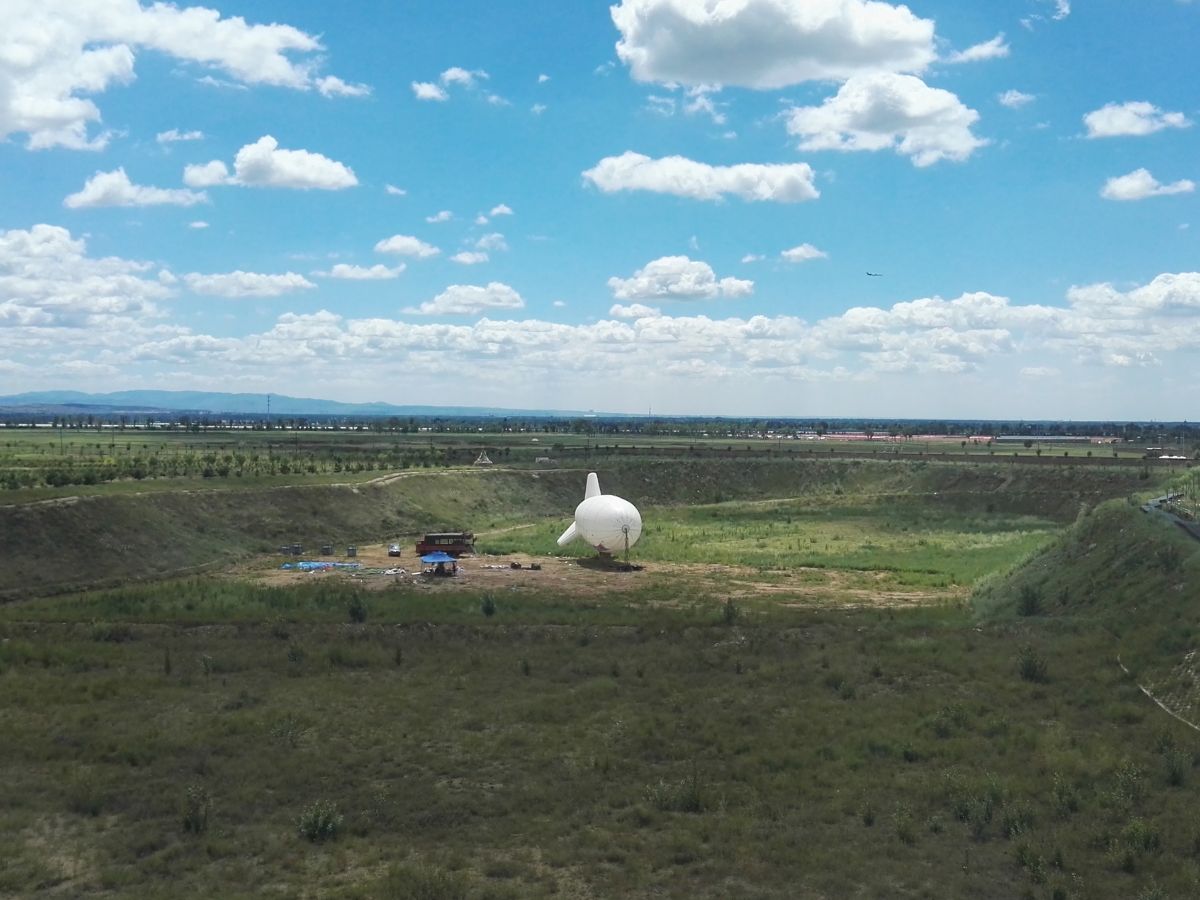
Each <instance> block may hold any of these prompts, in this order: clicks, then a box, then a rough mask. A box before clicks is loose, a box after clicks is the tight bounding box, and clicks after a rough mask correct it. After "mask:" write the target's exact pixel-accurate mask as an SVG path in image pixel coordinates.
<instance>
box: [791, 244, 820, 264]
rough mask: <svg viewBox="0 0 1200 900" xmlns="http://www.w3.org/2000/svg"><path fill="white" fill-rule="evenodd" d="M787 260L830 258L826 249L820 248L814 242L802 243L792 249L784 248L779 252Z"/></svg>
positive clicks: (800, 260) (805, 260) (802, 260)
mask: <svg viewBox="0 0 1200 900" xmlns="http://www.w3.org/2000/svg"><path fill="white" fill-rule="evenodd" d="M779 255H780V256H781V257H782V258H783V259H784V260H786V261H787V262H796V263H798V262H808V261H809V260H810V259H828V258H829V254H828V253H826V252H825V251H824V250H818V249H817V248H816V247H814V246H813V245H812V244H801V245H800V246H798V247H792V248H791V249H790V250H784V251H783V252H782V253H780V254H779Z"/></svg>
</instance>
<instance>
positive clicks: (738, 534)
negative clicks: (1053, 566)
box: [479, 493, 1057, 587]
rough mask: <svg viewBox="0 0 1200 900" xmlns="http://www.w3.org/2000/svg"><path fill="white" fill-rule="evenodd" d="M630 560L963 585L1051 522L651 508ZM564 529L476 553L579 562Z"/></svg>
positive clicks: (902, 502) (805, 501)
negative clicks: (563, 541) (561, 539)
mask: <svg viewBox="0 0 1200 900" xmlns="http://www.w3.org/2000/svg"><path fill="white" fill-rule="evenodd" d="M646 518H647V520H648V521H649V522H651V523H652V524H650V525H649V526H647V529H646V531H645V533H644V535H643V537H642V538H641V540H640V541H639V542H638V544H637V545H636V547H635V550H634V553H633V554H632V555H633V556H634V557H635V558H636V559H638V560H645V561H658V562H686V563H707V564H717V565H748V566H754V567H758V568H761V569H768V570H769V569H780V568H796V567H815V568H822V569H846V570H852V571H867V572H882V573H887V576H888V577H887V578H886V579H885V583H895V584H905V585H929V586H939V587H944V586H947V585H970V584H972V583H974V582H975V581H976V580H978V579H980V578H982V577H983V576H985V575H988V574H990V573H992V572H996V571H998V570H1003V569H1005V568H1007V567H1008V566H1011V565H1013V564H1015V563H1016V562H1018V561H1019V560H1020V559H1023V558H1024V557H1026V556H1027V555H1029V554H1030V553H1031V552H1033V551H1034V550H1036V549H1037V548H1038V547H1040V546H1041V545H1042V544H1043V543H1044V542H1045V541H1046V540H1047V539H1048V538H1049V536H1050V535H1051V534H1053V533H1054V531H1055V530H1057V525H1056V524H1055V523H1054V522H1052V521H1049V520H1047V519H1043V518H1038V517H1035V516H1028V515H1011V514H998V513H991V514H987V513H981V514H980V515H979V516H963V515H962V514H960V513H958V512H957V511H956V510H953V509H946V508H943V507H940V506H939V504H938V503H937V500H936V498H929V497H926V498H920V497H913V496H910V495H892V494H881V495H873V496H871V495H868V496H864V495H856V496H851V497H848V496H841V495H836V494H832V493H830V494H826V495H824V496H816V497H807V498H799V499H790V500H768V501H758V502H738V501H734V502H727V503H719V504H709V505H701V506H687V507H660V508H655V509H653V510H650V511H648V513H647V516H646ZM563 527H565V525H564V523H563V522H549V523H545V524H542V525H539V526H537V527H536V528H534V529H530V530H522V531H519V532H506V533H504V534H499V535H495V536H485V537H483V538H482V539H481V540H480V542H479V547H480V549H481V550H482V551H483V552H491V553H507V552H516V551H522V552H529V553H535V554H543V555H555V554H563V553H565V554H568V555H574V556H587V555H589V554H591V553H592V552H593V551H592V550H591V548H589V547H587V546H586V545H584V544H582V543H579V542H577V543H574V544H571V545H568V546H567V547H566V548H560V547H558V546H557V544H556V540H557V538H558V535H559V534H560V533H561V532H562V529H563Z"/></svg>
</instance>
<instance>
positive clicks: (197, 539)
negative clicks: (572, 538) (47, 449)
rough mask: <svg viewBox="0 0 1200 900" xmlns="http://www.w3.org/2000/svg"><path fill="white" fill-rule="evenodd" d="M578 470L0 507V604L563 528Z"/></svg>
mask: <svg viewBox="0 0 1200 900" xmlns="http://www.w3.org/2000/svg"><path fill="white" fill-rule="evenodd" d="M597 468H598V471H599V473H600V477H601V485H602V487H603V488H604V490H605V491H607V492H609V493H616V494H620V495H622V496H624V497H627V498H629V499H631V500H633V501H634V502H635V503H637V504H638V506H639V507H641V508H642V509H643V512H644V513H645V514H646V518H647V523H648V526H649V525H652V523H653V514H652V509H653V507H655V506H679V505H692V504H704V503H721V502H724V501H731V500H760V499H767V498H792V497H811V496H814V495H820V494H828V495H830V496H837V497H842V498H847V497H850V498H853V497H862V498H870V502H871V503H872V504H888V503H894V505H895V506H896V508H897V509H900V508H903V507H904V505H905V504H911V503H912V502H913V498H914V497H916V498H921V503H922V504H923V505H922V507H921V508H914V509H913V512H912V515H913V517H914V519H915V520H919V519H920V518H921V517H922V516H923V515H925V512H923V511H922V510H933V509H935V508H937V507H944V508H945V509H946V510H947V511H954V512H956V513H960V514H970V515H972V516H975V515H977V516H980V517H986V516H988V515H991V514H1008V515H1031V516H1036V517H1038V518H1041V519H1046V520H1050V521H1055V522H1067V521H1070V520H1071V519H1073V518H1074V517H1075V515H1076V514H1077V512H1078V511H1079V509H1080V508H1081V506H1090V505H1093V504H1095V503H1097V502H1099V501H1101V500H1103V499H1105V498H1107V497H1113V496H1122V495H1124V494H1127V493H1129V492H1131V491H1134V490H1137V489H1138V488H1140V487H1145V486H1146V482H1145V481H1142V480H1140V479H1139V477H1138V472H1137V471H1135V470H1129V469H1100V468H1096V469H1091V468H1089V469H1071V468H1049V467H1047V468H1017V467H1012V466H1005V465H979V466H973V465H970V466H964V465H954V464H936V463H925V462H875V461H853V460H851V461H822V460H804V461H785V460H778V461H763V460H758V461H741V460H709V461H682V462H674V461H659V460H640V459H636V458H633V459H616V460H606V461H604V462H603V463H601V464H600V465H599V466H597ZM583 483H584V471H583V470H567V469H560V470H549V471H541V472H529V471H518V470H509V469H503V468H496V469H490V470H479V469H448V470H447V469H434V470H415V471H408V472H405V473H402V474H400V475H399V476H398V477H396V478H394V479H390V480H388V479H383V480H375V481H371V482H366V483H362V484H357V485H309V486H290V487H278V488H266V487H255V488H250V489H247V490H241V491H230V490H212V491H207V490H191V491H176V492H154V493H147V494H136V493H131V494H107V495H101V496H93V497H86V496H81V497H74V498H62V499H58V500H54V501H46V502H41V503H28V504H20V505H9V506H3V507H0V530H2V531H3V533H4V535H5V548H6V557H7V559H6V565H5V566H4V567H3V568H2V569H0V598H5V597H7V598H13V597H19V596H26V595H34V594H39V593H47V592H52V591H57V590H65V589H76V588H80V587H84V586H90V585H103V584H115V583H122V582H126V581H130V580H138V579H151V578H157V577H162V576H164V575H169V574H178V573H183V572H187V571H191V570H196V569H198V568H202V567H205V566H212V565H215V564H221V563H225V562H229V561H232V560H236V559H239V558H242V557H245V556H247V555H250V554H254V553H263V552H270V551H272V550H274V549H275V548H276V547H278V546H279V545H280V544H282V543H290V542H293V541H299V542H302V543H303V544H304V545H305V546H306V547H308V548H315V547H317V546H318V545H320V544H323V543H326V542H333V543H334V544H335V545H337V546H339V547H344V546H345V545H346V544H351V543H364V542H369V541H381V540H386V539H389V538H394V537H397V536H400V535H413V534H418V533H420V532H423V531H426V530H436V529H439V528H455V529H457V528H469V529H473V530H476V531H482V530H487V529H489V528H496V527H502V526H504V525H506V524H514V523H528V522H538V521H541V520H545V521H546V530H547V533H548V532H549V531H554V530H555V528H557V527H558V526H559V525H565V523H566V522H569V521H570V516H571V513H572V511H573V510H574V507H575V505H576V504H577V503H578V502H579V500H580V499H581V496H582V492H583Z"/></svg>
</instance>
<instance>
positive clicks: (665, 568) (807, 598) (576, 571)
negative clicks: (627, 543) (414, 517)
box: [229, 544, 968, 607]
mask: <svg viewBox="0 0 1200 900" xmlns="http://www.w3.org/2000/svg"><path fill="white" fill-rule="evenodd" d="M302 559H304V560H311V561H314V562H328V563H333V564H336V566H335V567H331V568H329V569H326V570H317V571H298V570H295V569H283V568H280V567H281V566H282V565H283V564H284V563H285V562H295V560H290V559H288V558H286V557H283V558H281V557H275V556H272V557H262V558H259V559H258V560H254V561H252V562H249V563H247V564H245V565H243V566H241V567H239V568H238V569H236V570H234V571H232V572H230V573H229V574H230V576H232V577H237V578H242V579H248V580H251V581H255V582H258V583H260V584H271V585H279V586H284V585H292V584H299V583H302V582H305V581H312V580H314V579H321V580H331V581H340V582H350V583H354V584H360V585H362V586H363V587H365V588H367V589H369V590H386V589H388V588H391V587H394V586H396V585H401V584H403V585H411V586H414V587H417V588H419V589H421V590H428V591H444V592H450V593H456V592H459V591H463V590H470V591H481V592H490V591H494V592H501V591H510V590H518V591H520V590H528V591H550V592H561V593H563V594H565V595H568V596H571V597H597V596H601V595H606V594H620V593H623V592H625V591H632V590H637V589H639V588H644V587H647V586H650V585H663V584H667V583H669V584H673V585H676V586H677V587H678V589H679V590H678V593H679V595H680V599H681V600H686V599H689V598H690V597H691V595H694V594H705V595H710V596H712V595H715V596H721V597H732V598H734V599H754V598H758V599H771V600H776V601H778V602H780V603H782V604H787V605H793V606H805V605H818V606H830V605H832V606H852V607H903V606H918V605H930V604H943V603H946V602H952V601H956V600H960V599H963V598H965V597H966V595H967V593H968V589H967V588H966V587H963V586H954V587H947V588H929V587H913V588H905V587H903V586H897V585H895V584H894V583H892V582H890V581H888V580H887V575H888V573H884V572H858V571H845V570H841V569H818V568H794V569H769V570H760V569H756V568H753V567H750V566H726V565H706V564H701V563H665V562H653V563H646V564H644V565H643V566H642V568H640V569H637V570H634V571H624V570H623V569H622V568H621V566H620V565H619V564H618V563H613V562H605V561H602V560H599V559H595V558H583V559H581V558H576V557H561V556H532V555H530V554H526V553H507V554H503V555H489V556H467V557H463V558H462V559H461V560H459V563H458V574H457V575H455V576H454V577H436V576H432V575H422V574H421V562H420V560H419V559H418V558H417V557H416V556H415V554H414V553H413V551H412V550H410V549H409V548H408V547H407V546H406V547H405V548H404V551H403V554H402V556H400V557H399V558H397V557H390V556H388V555H387V545H386V544H374V545H369V546H360V547H359V548H358V555H357V556H356V557H353V558H349V557H344V556H329V557H322V556H305V557H302ZM344 564H357V566H358V567H357V568H345V567H343V566H344ZM534 566H537V568H533V567H534Z"/></svg>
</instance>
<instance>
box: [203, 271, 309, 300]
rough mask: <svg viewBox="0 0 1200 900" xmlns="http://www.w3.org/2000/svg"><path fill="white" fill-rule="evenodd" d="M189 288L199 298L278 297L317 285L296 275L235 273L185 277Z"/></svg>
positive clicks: (288, 273) (290, 273)
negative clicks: (199, 296)
mask: <svg viewBox="0 0 1200 900" xmlns="http://www.w3.org/2000/svg"><path fill="white" fill-rule="evenodd" d="M183 280H184V282H185V283H186V284H187V286H188V288H189V289H190V290H191V291H192V292H193V293H196V294H204V295H206V296H210V297H279V296H281V295H283V294H290V293H292V292H293V291H300V290H308V289H310V288H315V287H316V285H315V284H313V283H312V282H311V281H309V280H308V279H307V278H305V277H304V276H303V275H297V274H296V273H295V272H285V273H283V274H281V275H264V274H262V273H260V272H243V271H241V270H240V269H238V270H237V271H234V272H224V273H221V274H212V275H203V274H201V273H199V272H190V273H188V274H187V275H184V276H183Z"/></svg>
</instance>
